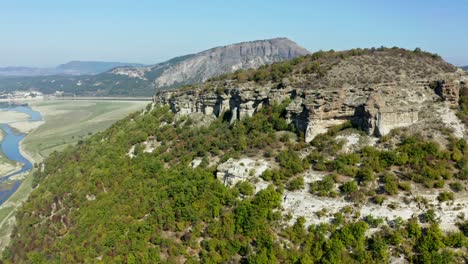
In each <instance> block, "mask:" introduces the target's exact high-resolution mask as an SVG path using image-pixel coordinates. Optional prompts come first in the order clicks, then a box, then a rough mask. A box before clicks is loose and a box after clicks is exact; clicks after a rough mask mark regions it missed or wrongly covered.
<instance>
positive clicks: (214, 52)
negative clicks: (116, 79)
mask: <svg viewBox="0 0 468 264" xmlns="http://www.w3.org/2000/svg"><path fill="white" fill-rule="evenodd" d="M308 53H309V52H308V51H307V50H306V49H304V48H302V47H300V46H299V45H297V44H296V43H295V42H293V41H291V40H289V39H287V38H274V39H268V40H258V41H251V42H243V43H238V44H233V45H228V46H223V47H216V48H213V49H209V50H206V51H203V52H200V53H197V54H193V55H187V56H183V57H178V58H174V59H172V60H169V61H167V62H163V63H159V64H155V65H152V66H148V67H125V68H115V69H113V70H112V71H111V73H113V74H118V75H126V76H129V77H132V78H140V79H143V80H150V81H152V82H154V84H155V86H156V87H159V88H164V87H171V86H174V85H177V84H190V83H198V82H203V81H206V80H207V79H209V78H211V77H214V76H217V75H221V74H224V73H229V72H233V71H236V70H239V69H249V68H258V67H259V66H261V65H265V64H271V63H273V62H278V61H283V60H288V59H292V58H295V57H299V56H303V55H306V54H308Z"/></svg>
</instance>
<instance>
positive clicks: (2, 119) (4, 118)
mask: <svg viewBox="0 0 468 264" xmlns="http://www.w3.org/2000/svg"><path fill="white" fill-rule="evenodd" d="M28 120H29V115H27V114H24V113H19V112H15V111H0V123H12V122H20V121H28Z"/></svg>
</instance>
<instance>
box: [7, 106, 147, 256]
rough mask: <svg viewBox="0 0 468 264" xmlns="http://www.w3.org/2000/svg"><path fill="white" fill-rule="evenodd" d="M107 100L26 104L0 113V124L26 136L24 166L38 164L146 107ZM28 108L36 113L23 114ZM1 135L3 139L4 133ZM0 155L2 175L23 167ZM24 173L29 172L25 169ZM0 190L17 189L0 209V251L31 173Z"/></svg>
mask: <svg viewBox="0 0 468 264" xmlns="http://www.w3.org/2000/svg"><path fill="white" fill-rule="evenodd" d="M111 99H112V98H108V100H105V101H103V100H90V99H89V98H88V99H85V98H82V100H60V101H58V100H35V101H27V102H26V103H27V104H28V108H26V107H22V108H24V109H25V111H21V112H18V111H7V110H3V111H0V123H8V124H9V126H10V127H11V129H12V130H13V133H22V134H26V135H27V136H26V137H25V138H24V139H22V138H21V139H20V140H21V141H20V152H21V154H22V155H23V156H24V157H25V158H26V159H27V160H28V162H29V161H30V162H31V163H33V164H38V163H40V162H41V161H42V160H44V159H45V158H47V156H48V155H50V153H52V152H54V151H61V150H63V149H64V148H66V147H67V146H71V145H74V144H76V143H77V142H79V141H81V140H84V139H86V138H87V137H89V136H90V135H92V134H94V133H97V132H99V131H102V130H104V129H105V128H107V127H109V126H110V125H112V124H113V123H114V122H115V121H117V120H119V119H121V118H123V117H125V116H126V115H127V114H129V113H131V112H135V111H139V110H141V109H143V108H145V107H146V105H147V104H148V102H147V101H124V100H115V99H113V100H111ZM19 103H24V102H19ZM29 107H30V108H31V109H33V110H34V111H37V112H33V111H29V110H27V109H29ZM6 109H8V108H6ZM39 113H40V114H39ZM31 114H32V115H37V117H35V119H36V120H38V121H30V118H31ZM33 120H34V119H33ZM1 132H2V135H4V133H5V130H1ZM10 133H12V132H10ZM3 138H4V137H3ZM0 155H1V156H0V157H1V158H0V162H1V163H0V166H1V167H0V168H1V169H2V175H7V174H10V173H12V172H13V171H17V170H19V169H20V168H21V166H23V165H20V163H16V162H12V161H11V160H9V159H7V158H6V157H5V156H4V154H0ZM23 162H26V161H23ZM31 166H32V165H31ZM29 168H30V167H29ZM24 169H25V170H26V171H27V170H29V169H28V167H25V168H24ZM1 186H2V187H1V189H2V192H4V191H5V188H12V187H13V186H16V187H15V188H18V189H16V190H14V192H10V193H9V194H8V195H11V196H9V197H5V199H7V200H6V201H5V202H2V204H1V205H0V248H2V249H3V248H4V246H5V245H6V244H7V243H8V241H9V234H10V232H11V230H12V227H13V225H14V223H15V220H14V219H15V217H14V216H15V215H14V212H15V210H16V209H17V208H18V206H20V205H21V203H22V202H24V201H25V199H26V198H27V197H28V195H29V193H30V192H31V190H32V173H31V172H24V173H19V174H18V175H17V176H15V177H14V179H13V178H12V179H11V180H6V181H3V182H2V183H1ZM2 199H3V198H2Z"/></svg>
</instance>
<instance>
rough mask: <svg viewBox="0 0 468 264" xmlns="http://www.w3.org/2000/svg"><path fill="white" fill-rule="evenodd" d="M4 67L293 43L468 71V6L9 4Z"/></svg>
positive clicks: (218, 0)
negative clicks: (430, 59)
mask: <svg viewBox="0 0 468 264" xmlns="http://www.w3.org/2000/svg"><path fill="white" fill-rule="evenodd" d="M0 34H1V35H0V36H1V37H0V66H39V67H52V66H56V65H58V64H61V63H65V62H67V61H71V60H98V61H119V62H139V63H145V64H153V63H157V62H161V61H164V60H167V59H170V58H173V57H175V56H180V55H185V54H190V53H196V52H200V51H203V50H206V49H209V48H212V47H216V46H222V45H228V44H232V43H238V42H242V41H250V40H257V39H268V38H274V37H288V38H290V39H291V40H293V41H295V42H297V43H298V44H299V45H301V46H303V47H304V48H306V49H308V50H310V51H317V50H329V49H335V50H344V49H351V48H356V47H361V48H366V47H380V46H387V47H393V46H399V47H403V48H408V49H414V48H416V47H420V48H422V49H423V50H427V51H430V52H434V53H437V54H439V55H442V57H443V58H444V59H446V60H447V61H449V62H451V63H453V64H455V65H468V0H444V1H441V0H425V1H423V0H392V1H390V0H389V1H383V0H372V1H371V0H361V1H357V0H341V1H339V0H327V1H314V0H308V1H307V0H282V1H280V0H235V1H233V0H232V1H229V0H224V1H223V0H165V1H159V0H40V1H38V0H0Z"/></svg>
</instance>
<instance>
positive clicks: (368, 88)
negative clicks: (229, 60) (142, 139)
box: [154, 50, 467, 142]
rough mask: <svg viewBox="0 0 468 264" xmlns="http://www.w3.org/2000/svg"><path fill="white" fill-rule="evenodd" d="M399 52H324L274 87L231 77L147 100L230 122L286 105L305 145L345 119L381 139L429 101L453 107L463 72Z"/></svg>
mask: <svg viewBox="0 0 468 264" xmlns="http://www.w3.org/2000/svg"><path fill="white" fill-rule="evenodd" d="M398 52H399V53H398ZM398 52H397V51H394V50H385V51H380V52H377V51H365V52H362V54H358V55H354V56H350V57H346V56H343V55H340V54H348V53H349V52H348V53H335V52H331V53H327V55H326V56H324V57H322V58H321V59H316V58H314V56H309V57H306V58H304V61H301V62H299V63H297V62H295V63H297V64H296V65H294V70H293V71H292V73H290V74H289V75H288V76H286V77H287V78H283V79H282V80H281V81H279V82H278V81H277V82H275V81H273V80H269V81H267V82H263V83H261V82H256V81H246V82H240V81H238V80H235V79H236V78H235V76H234V77H233V78H228V79H226V80H221V81H215V82H209V83H206V84H202V85H198V86H193V87H186V88H185V89H179V90H173V91H166V92H159V93H158V94H156V95H155V97H154V101H155V103H158V104H167V105H169V106H170V107H171V109H172V111H173V112H174V113H178V114H181V115H188V114H192V113H203V114H205V115H209V116H216V117H219V116H222V115H223V114H226V113H228V114H229V116H230V120H231V122H234V121H235V120H238V119H241V118H243V117H245V116H252V115H253V114H255V113H256V112H257V111H259V109H261V108H262V107H263V106H265V105H268V104H272V103H279V102H282V101H284V100H290V101H291V103H290V104H289V105H288V107H287V108H286V110H287V119H288V121H289V122H293V123H294V124H295V125H296V127H297V128H298V129H299V131H302V132H303V133H304V135H305V140H306V141H307V142H309V141H311V140H312V139H313V138H314V137H315V136H316V135H318V134H320V133H323V132H325V131H326V130H327V129H328V128H329V127H330V126H333V125H336V124H340V123H343V122H345V121H346V120H351V121H352V122H353V123H354V124H355V125H357V126H360V127H361V128H363V129H365V130H366V131H367V132H368V133H369V134H373V135H376V136H381V135H385V134H387V133H388V132H389V131H390V130H392V129H393V128H397V127H404V126H409V125H412V124H415V123H417V122H418V120H419V116H420V113H421V111H425V109H426V107H427V106H428V105H430V104H433V103H434V102H436V101H441V100H443V101H445V104H447V105H448V106H451V107H455V106H457V103H458V94H459V90H460V88H461V87H462V86H463V85H465V83H466V82H467V75H466V73H464V72H463V71H461V70H456V68H455V67H453V66H451V65H448V64H447V63H445V62H443V61H441V60H440V59H439V58H435V57H430V56H426V57H424V56H421V55H412V54H411V52H408V51H404V50H398ZM403 56H406V57H403ZM341 57H345V58H341ZM324 58H326V59H324ZM311 62H312V63H320V65H321V67H323V68H325V69H326V73H325V74H322V76H319V74H317V73H309V72H307V71H304V68H307V65H308V64H309V63H311ZM273 67H274V66H273ZM271 71H272V72H273V71H274V70H271ZM231 77H232V76H231Z"/></svg>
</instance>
